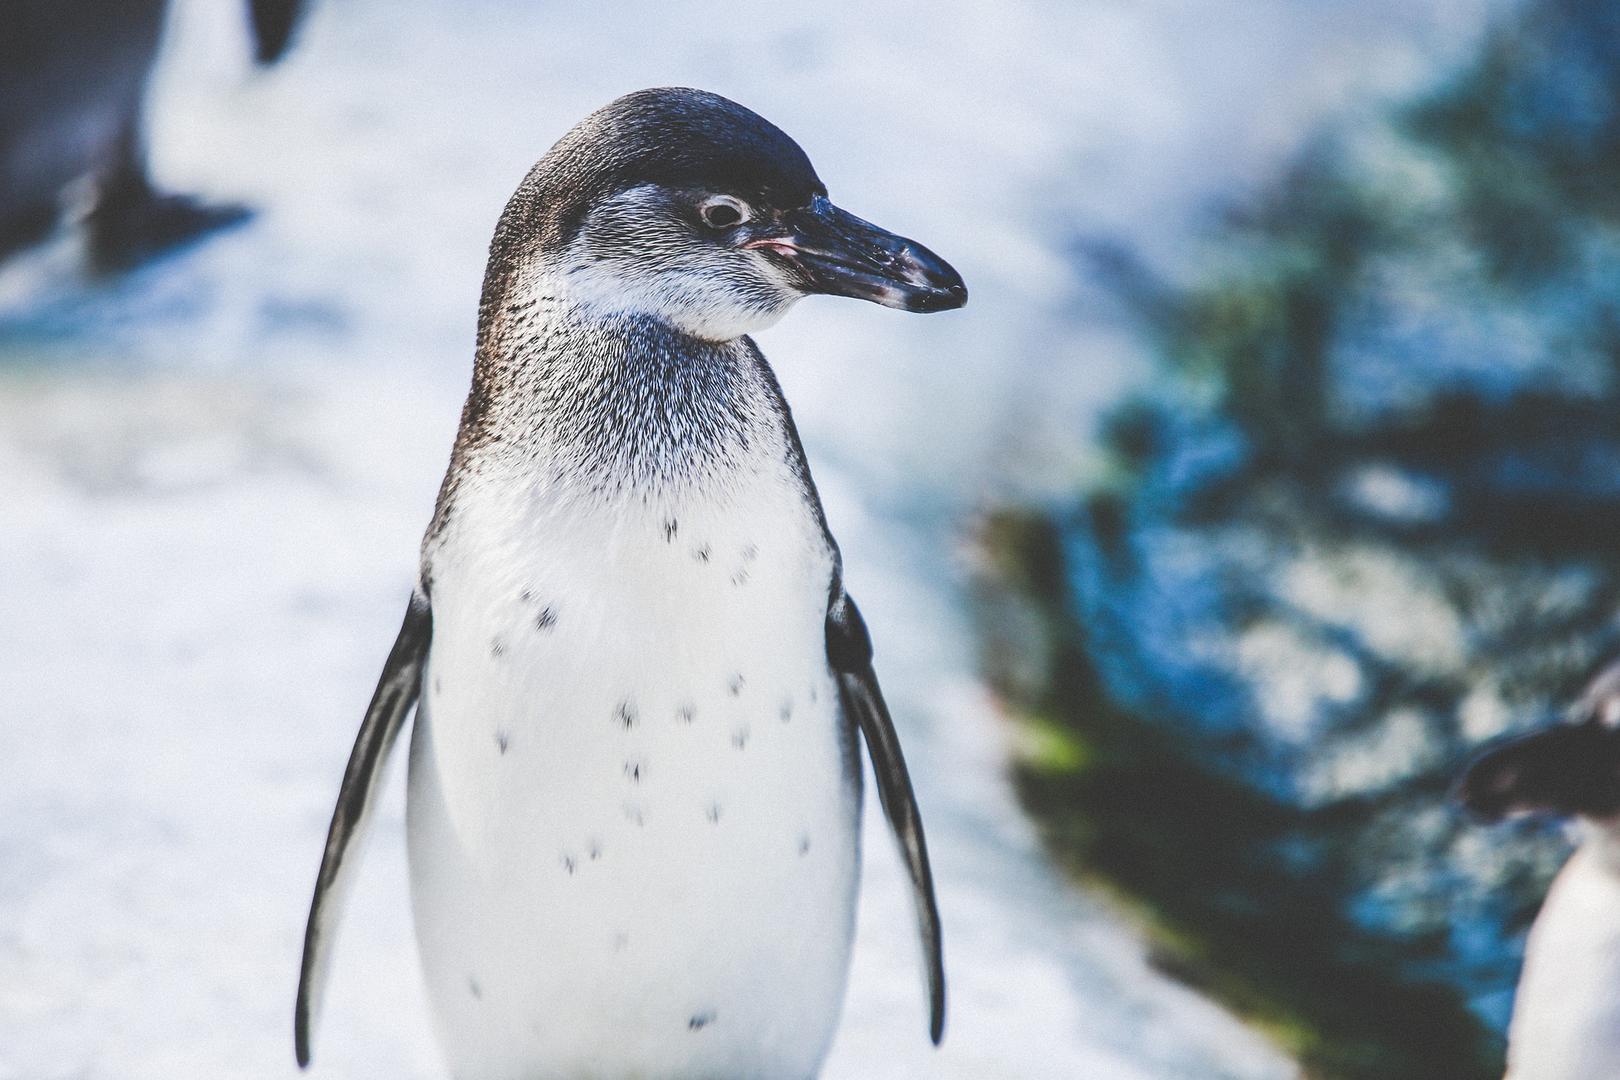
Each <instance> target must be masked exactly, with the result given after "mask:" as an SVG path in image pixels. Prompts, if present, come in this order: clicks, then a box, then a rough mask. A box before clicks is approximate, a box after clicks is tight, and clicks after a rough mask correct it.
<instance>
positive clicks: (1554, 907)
mask: <svg viewBox="0 0 1620 1080" xmlns="http://www.w3.org/2000/svg"><path fill="white" fill-rule="evenodd" d="M1457 793H1458V797H1459V798H1460V799H1461V801H1462V802H1463V804H1464V805H1465V806H1466V807H1467V808H1468V809H1469V810H1470V811H1472V812H1473V813H1474V814H1476V815H1477V816H1478V817H1480V818H1481V819H1483V820H1485V821H1491V822H1494V821H1500V820H1502V819H1503V818H1506V817H1510V816H1515V815H1523V814H1553V815H1557V816H1560V817H1573V818H1576V819H1578V820H1579V822H1580V824H1581V834H1582V836H1581V840H1580V846H1579V847H1577V848H1576V850H1575V854H1573V855H1572V856H1570V859H1569V861H1568V862H1567V863H1565V864H1564V867H1563V869H1562V870H1560V871H1559V872H1558V876H1557V877H1556V878H1555V879H1554V880H1553V883H1552V888H1551V889H1550V890H1548V893H1547V899H1546V901H1545V902H1544V903H1543V904H1542V907H1541V912H1540V913H1539V914H1538V915H1537V916H1536V921H1535V923H1534V925H1532V926H1531V928H1530V936H1529V939H1528V941H1527V942H1526V944H1525V956H1524V971H1523V973H1522V974H1521V975H1520V976H1519V987H1518V992H1517V994H1516V995H1515V998H1514V1003H1513V1020H1512V1023H1511V1025H1510V1027H1509V1029H1508V1071H1507V1080H1597V1078H1599V1077H1620V662H1616V663H1614V664H1611V665H1610V666H1609V667H1607V668H1605V669H1604V670H1603V672H1602V673H1601V674H1599V675H1598V676H1597V678H1595V679H1593V680H1592V682H1591V683H1590V684H1589V685H1588V686H1587V688H1586V691H1585V692H1584V693H1583V694H1582V696H1581V697H1580V699H1579V700H1578V701H1577V702H1576V703H1575V705H1574V707H1573V708H1571V710H1570V714H1569V717H1568V720H1567V722H1565V723H1561V724H1557V725H1555V726H1553V727H1550V728H1547V729H1544V730H1541V731H1536V732H1532V733H1530V734H1528V735H1521V736H1518V737H1517V738H1511V739H1508V740H1505V741H1504V742H1502V743H1499V744H1498V745H1496V746H1494V747H1492V748H1490V749H1488V750H1486V751H1485V752H1484V753H1482V754H1481V755H1480V756H1479V757H1478V758H1477V759H1475V760H1474V762H1473V763H1472V764H1470V765H1469V766H1468V769H1467V771H1466V772H1465V773H1464V774H1463V777H1462V779H1461V781H1459V783H1458V788H1457Z"/></svg>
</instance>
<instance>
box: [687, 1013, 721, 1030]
mask: <svg viewBox="0 0 1620 1080" xmlns="http://www.w3.org/2000/svg"><path fill="white" fill-rule="evenodd" d="M712 1023H714V1013H713V1012H712V1011H710V1012H701V1013H694V1014H693V1016H692V1019H690V1020H688V1021H687V1022H686V1030H688V1031H702V1030H703V1029H704V1028H706V1027H708V1026H709V1025H710V1024H712Z"/></svg>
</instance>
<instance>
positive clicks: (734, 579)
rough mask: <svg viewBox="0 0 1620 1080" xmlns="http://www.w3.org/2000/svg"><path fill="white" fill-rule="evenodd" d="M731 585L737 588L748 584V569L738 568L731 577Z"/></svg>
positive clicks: (744, 567)
mask: <svg viewBox="0 0 1620 1080" xmlns="http://www.w3.org/2000/svg"><path fill="white" fill-rule="evenodd" d="M731 583H732V584H733V585H735V586H737V587H738V588H741V587H742V586H744V585H746V584H748V567H746V566H743V567H739V568H738V569H737V571H736V572H735V573H733V574H732V575H731Z"/></svg>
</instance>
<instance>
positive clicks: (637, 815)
mask: <svg viewBox="0 0 1620 1080" xmlns="http://www.w3.org/2000/svg"><path fill="white" fill-rule="evenodd" d="M623 810H624V820H626V821H628V822H629V823H630V824H632V825H634V826H635V827H636V828H638V829H639V828H642V827H643V826H645V825H646V824H647V818H646V815H644V814H643V813H642V812H641V807H640V806H639V805H637V804H636V803H625V804H624V807H623Z"/></svg>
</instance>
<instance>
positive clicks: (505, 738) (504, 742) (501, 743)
mask: <svg viewBox="0 0 1620 1080" xmlns="http://www.w3.org/2000/svg"><path fill="white" fill-rule="evenodd" d="M511 745H512V737H511V736H510V735H508V734H507V733H506V732H504V731H502V730H501V729H500V728H496V729H495V749H497V750H499V751H500V752H501V753H502V754H505V753H506V751H507V750H508V749H509V748H510V747H511Z"/></svg>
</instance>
